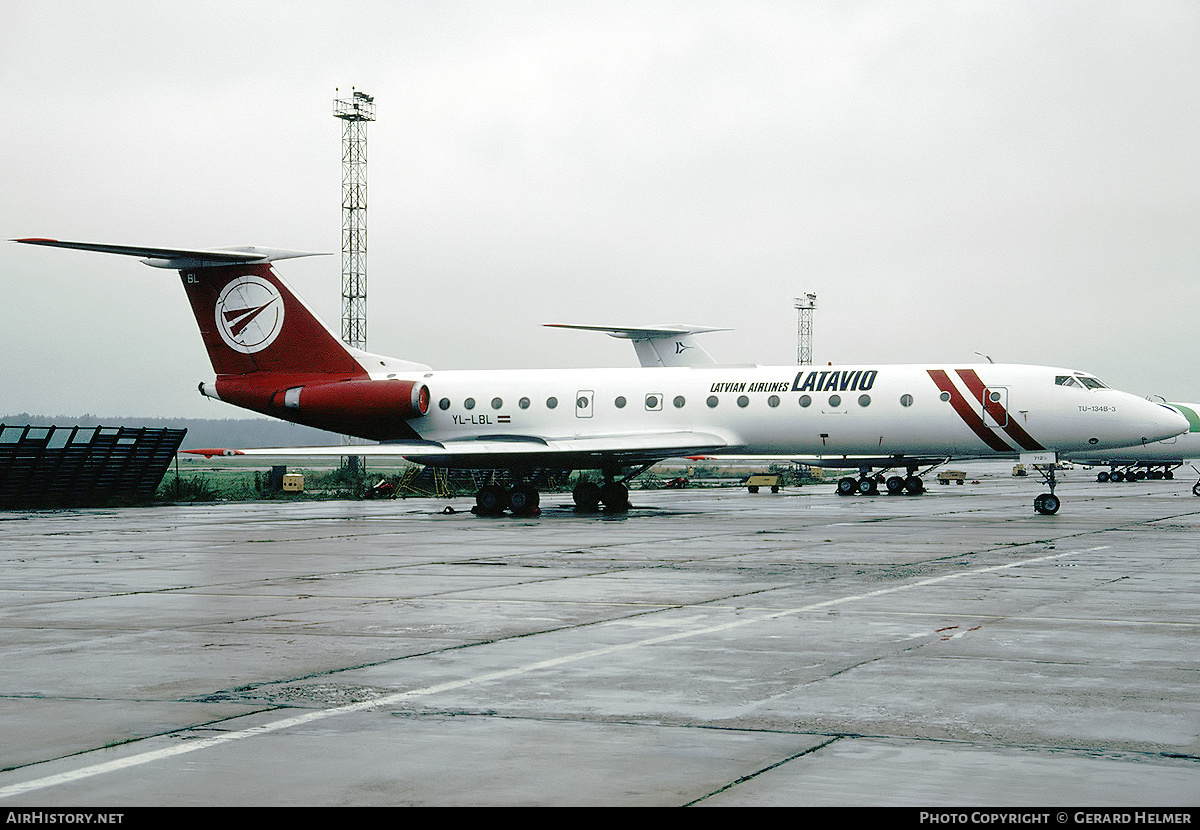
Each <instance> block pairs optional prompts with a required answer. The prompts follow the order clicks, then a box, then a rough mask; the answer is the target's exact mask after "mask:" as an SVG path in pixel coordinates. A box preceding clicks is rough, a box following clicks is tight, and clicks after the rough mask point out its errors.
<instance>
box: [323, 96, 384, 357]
mask: <svg viewBox="0 0 1200 830" xmlns="http://www.w3.org/2000/svg"><path fill="white" fill-rule="evenodd" d="M350 89H351V93H352V94H351V95H350V97H349V98H334V100H333V114H334V117H336V118H340V119H342V340H343V341H345V343H346V344H347V345H349V346H353V347H354V348H357V349H365V348H366V346H367V122H368V121H374V120H375V99H374V98H373V97H372V96H370V95H367V94H366V93H365V92H359V91H357V90H355V89H354V87H350ZM334 92H335V94H336V92H337V90H334Z"/></svg>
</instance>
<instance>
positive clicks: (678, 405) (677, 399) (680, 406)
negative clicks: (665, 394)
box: [672, 395, 687, 409]
mask: <svg viewBox="0 0 1200 830" xmlns="http://www.w3.org/2000/svg"><path fill="white" fill-rule="evenodd" d="M672 403H673V404H675V408H676V409H683V405H684V404H685V403H687V401H686V400H684V398H683V395H676V396H675V400H674V401H672Z"/></svg>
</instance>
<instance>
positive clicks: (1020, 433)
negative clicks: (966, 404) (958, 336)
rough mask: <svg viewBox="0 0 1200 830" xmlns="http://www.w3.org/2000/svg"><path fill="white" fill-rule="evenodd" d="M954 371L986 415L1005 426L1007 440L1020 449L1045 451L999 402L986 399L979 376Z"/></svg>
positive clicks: (963, 371)
mask: <svg viewBox="0 0 1200 830" xmlns="http://www.w3.org/2000/svg"><path fill="white" fill-rule="evenodd" d="M955 371H956V372H958V376H959V377H960V378H962V379H963V382H964V383H966V384H967V388H968V389H970V390H971V394H972V395H974V396H975V397H976V398H977V399H978V400H979V402H980V403H981V404H983V406H984V407H985V408H986V409H987V412H988V414H989V415H991V416H992V417H993V418H994V419H995V420H996V423H998V424H1004V425H1005V426H1004V431H1005V432H1007V433H1008V437H1009V438H1011V439H1013V440H1014V441H1016V442H1017V443H1018V444H1020V445H1021V449H1023V450H1044V449H1046V448H1045V447H1043V446H1042V445H1041V444H1039V443H1038V442H1037V441H1035V440H1033V436H1031V435H1030V434H1029V433H1028V432H1026V431H1025V430H1024V429H1023V428H1022V427H1021V425H1020V424H1018V423H1017V422H1016V421H1014V420H1013V419H1012V418H1010V417H1009V415H1008V412H1007V411H1006V410H1005V409H1004V406H1003V404H1001V403H1000V402H999V401H990V400H988V399H987V388H986V387H985V386H984V385H983V381H982V380H980V379H979V375H977V374H975V370H974V369H956V370H955Z"/></svg>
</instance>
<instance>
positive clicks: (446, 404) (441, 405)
mask: <svg viewBox="0 0 1200 830" xmlns="http://www.w3.org/2000/svg"><path fill="white" fill-rule="evenodd" d="M449 408H450V399H449V398H442V399H441V400H440V401H438V409H443V410H445V409H449Z"/></svg>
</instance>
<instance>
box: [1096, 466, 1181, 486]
mask: <svg viewBox="0 0 1200 830" xmlns="http://www.w3.org/2000/svg"><path fill="white" fill-rule="evenodd" d="M1181 466H1183V464H1182V463H1179V464H1174V463H1171V462H1164V463H1162V464H1153V463H1148V464H1145V465H1141V464H1126V465H1124V466H1120V465H1117V464H1112V465H1110V466H1109V469H1107V470H1101V471H1100V472H1098V473H1096V481H1098V482H1099V483H1101V484H1105V483H1107V482H1110V481H1111V482H1114V483H1117V484H1119V483H1120V482H1122V481H1141V480H1143V479H1147V478H1148V479H1151V480H1158V479H1168V480H1170V479H1173V478H1175V470H1176V469H1177V468H1179V467H1181ZM1142 467H1144V468H1145V469H1142ZM1159 468H1161V469H1159Z"/></svg>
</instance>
